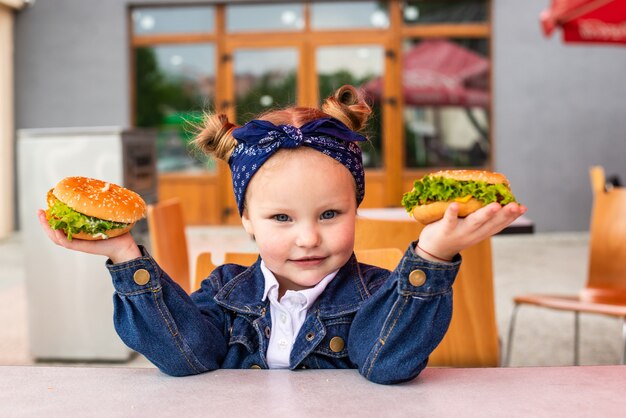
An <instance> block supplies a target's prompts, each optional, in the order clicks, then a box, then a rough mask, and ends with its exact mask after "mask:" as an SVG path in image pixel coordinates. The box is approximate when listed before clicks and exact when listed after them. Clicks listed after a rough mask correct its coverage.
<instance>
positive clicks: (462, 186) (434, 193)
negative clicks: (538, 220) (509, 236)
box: [402, 170, 516, 224]
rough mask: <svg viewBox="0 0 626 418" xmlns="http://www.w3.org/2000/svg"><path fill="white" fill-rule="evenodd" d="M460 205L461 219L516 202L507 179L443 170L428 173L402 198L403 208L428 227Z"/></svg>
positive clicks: (499, 176) (484, 174) (470, 171)
mask: <svg viewBox="0 0 626 418" xmlns="http://www.w3.org/2000/svg"><path fill="white" fill-rule="evenodd" d="M454 202H457V203H458V204H459V217H465V216H467V215H469V214H470V213H472V212H475V211H477V210H478V209H480V208H482V207H483V206H485V205H488V204H489V203H492V202H498V203H499V204H500V205H502V206H504V205H506V204H507V203H511V202H516V200H515V196H514V195H513V193H512V192H511V188H510V187H509V181H508V180H507V178H506V177H505V176H504V175H502V174H500V173H494V172H491V171H483V170H443V171H438V172H436V173H431V174H427V175H425V176H424V177H422V178H421V179H419V180H416V181H415V183H414V185H413V190H411V191H410V192H407V193H405V194H404V196H402V206H404V207H405V208H406V210H407V212H409V213H411V214H412V215H413V217H414V218H415V219H416V220H417V221H419V222H421V223H423V224H429V223H431V222H435V221H437V220H439V219H441V218H443V214H444V212H445V211H446V209H447V208H448V206H450V204H452V203H454Z"/></svg>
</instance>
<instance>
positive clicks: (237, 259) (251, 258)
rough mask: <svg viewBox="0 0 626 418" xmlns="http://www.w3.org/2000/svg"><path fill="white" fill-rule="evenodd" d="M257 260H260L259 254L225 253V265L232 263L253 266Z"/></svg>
mask: <svg viewBox="0 0 626 418" xmlns="http://www.w3.org/2000/svg"><path fill="white" fill-rule="evenodd" d="M257 258H259V253H225V254H224V264H229V263H232V264H240V265H242V266H251V265H253V264H254V263H255V262H256V260H257Z"/></svg>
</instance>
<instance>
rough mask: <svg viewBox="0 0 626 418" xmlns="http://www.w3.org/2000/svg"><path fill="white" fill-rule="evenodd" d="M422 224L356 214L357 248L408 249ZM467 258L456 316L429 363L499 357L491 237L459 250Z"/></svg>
mask: <svg viewBox="0 0 626 418" xmlns="http://www.w3.org/2000/svg"><path fill="white" fill-rule="evenodd" d="M422 228H423V226H422V225H421V224H420V223H419V222H416V221H414V220H412V219H406V220H388V219H368V218H358V219H357V223H356V239H355V248H356V249H362V248H376V247H395V248H398V249H400V250H402V252H404V251H406V249H407V247H408V246H409V243H410V242H412V241H415V240H416V239H417V238H418V237H419V234H420V232H421V230H422ZM461 255H462V256H463V263H462V264H461V268H460V270H459V274H458V276H457V278H456V280H455V283H454V285H453V287H452V288H453V292H454V298H453V315H452V322H451V323H450V327H449V328H448V332H447V333H446V336H445V337H444V339H443V341H442V342H441V343H440V344H439V346H438V347H437V348H436V349H435V351H434V352H433V353H432V354H431V356H430V361H429V365H432V366H450V367H493V366H497V365H498V364H499V361H500V347H499V341H498V327H497V321H496V310H495V298H494V287H493V266H492V254H491V240H490V239H486V240H484V241H482V242H480V243H478V244H476V245H474V246H472V247H470V248H467V249H465V250H463V251H462V252H461Z"/></svg>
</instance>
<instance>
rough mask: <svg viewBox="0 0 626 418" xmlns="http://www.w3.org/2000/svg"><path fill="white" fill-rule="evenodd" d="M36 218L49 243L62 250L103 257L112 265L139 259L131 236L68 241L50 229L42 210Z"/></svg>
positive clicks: (61, 233) (56, 231)
mask: <svg viewBox="0 0 626 418" xmlns="http://www.w3.org/2000/svg"><path fill="white" fill-rule="evenodd" d="M37 217H38V218H39V223H40V224H41V227H42V229H43V230H44V232H45V233H46V234H47V235H48V238H50V241H52V242H54V243H55V244H57V245H59V246H61V247H63V248H67V249H69V250H74V251H80V252H83V253H88V254H96V255H103V256H106V257H108V258H110V259H111V261H113V263H122V262H125V261H129V260H133V259H135V258H137V257H141V251H140V250H139V247H138V246H137V244H136V243H135V240H134V238H133V236H132V235H131V234H129V233H128V234H124V235H120V236H119V237H115V238H111V239H104V240H97V241H86V240H82V239H75V240H72V241H70V240H68V239H67V236H66V235H65V234H64V233H63V231H61V230H54V229H52V228H50V225H49V224H48V220H47V219H46V213H45V212H44V211H43V210H41V209H39V210H38V211H37Z"/></svg>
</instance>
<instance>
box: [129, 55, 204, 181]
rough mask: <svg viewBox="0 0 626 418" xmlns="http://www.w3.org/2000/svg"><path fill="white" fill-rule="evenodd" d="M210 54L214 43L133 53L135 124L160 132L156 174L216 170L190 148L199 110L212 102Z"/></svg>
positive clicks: (200, 114) (198, 117)
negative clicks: (192, 152) (158, 172)
mask: <svg viewBox="0 0 626 418" xmlns="http://www.w3.org/2000/svg"><path fill="white" fill-rule="evenodd" d="M214 55H215V48H214V46H213V45H212V44H203V45H197V44H196V45H189V46H156V47H151V48H137V49H135V71H136V72H135V88H136V94H135V98H136V100H135V102H136V103H135V119H136V125H137V126H140V127H153V128H157V129H158V132H159V135H158V139H157V156H158V160H157V168H158V169H159V170H160V171H179V170H197V169H211V170H212V169H214V168H215V164H214V161H212V160H208V159H207V158H205V157H204V156H202V157H200V156H194V155H192V154H191V152H190V148H189V145H188V144H189V142H190V141H191V140H192V139H193V131H194V126H196V125H197V124H198V123H199V122H200V121H201V119H202V113H203V111H204V110H207V109H209V108H211V107H212V105H213V103H214V97H215V58H214Z"/></svg>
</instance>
